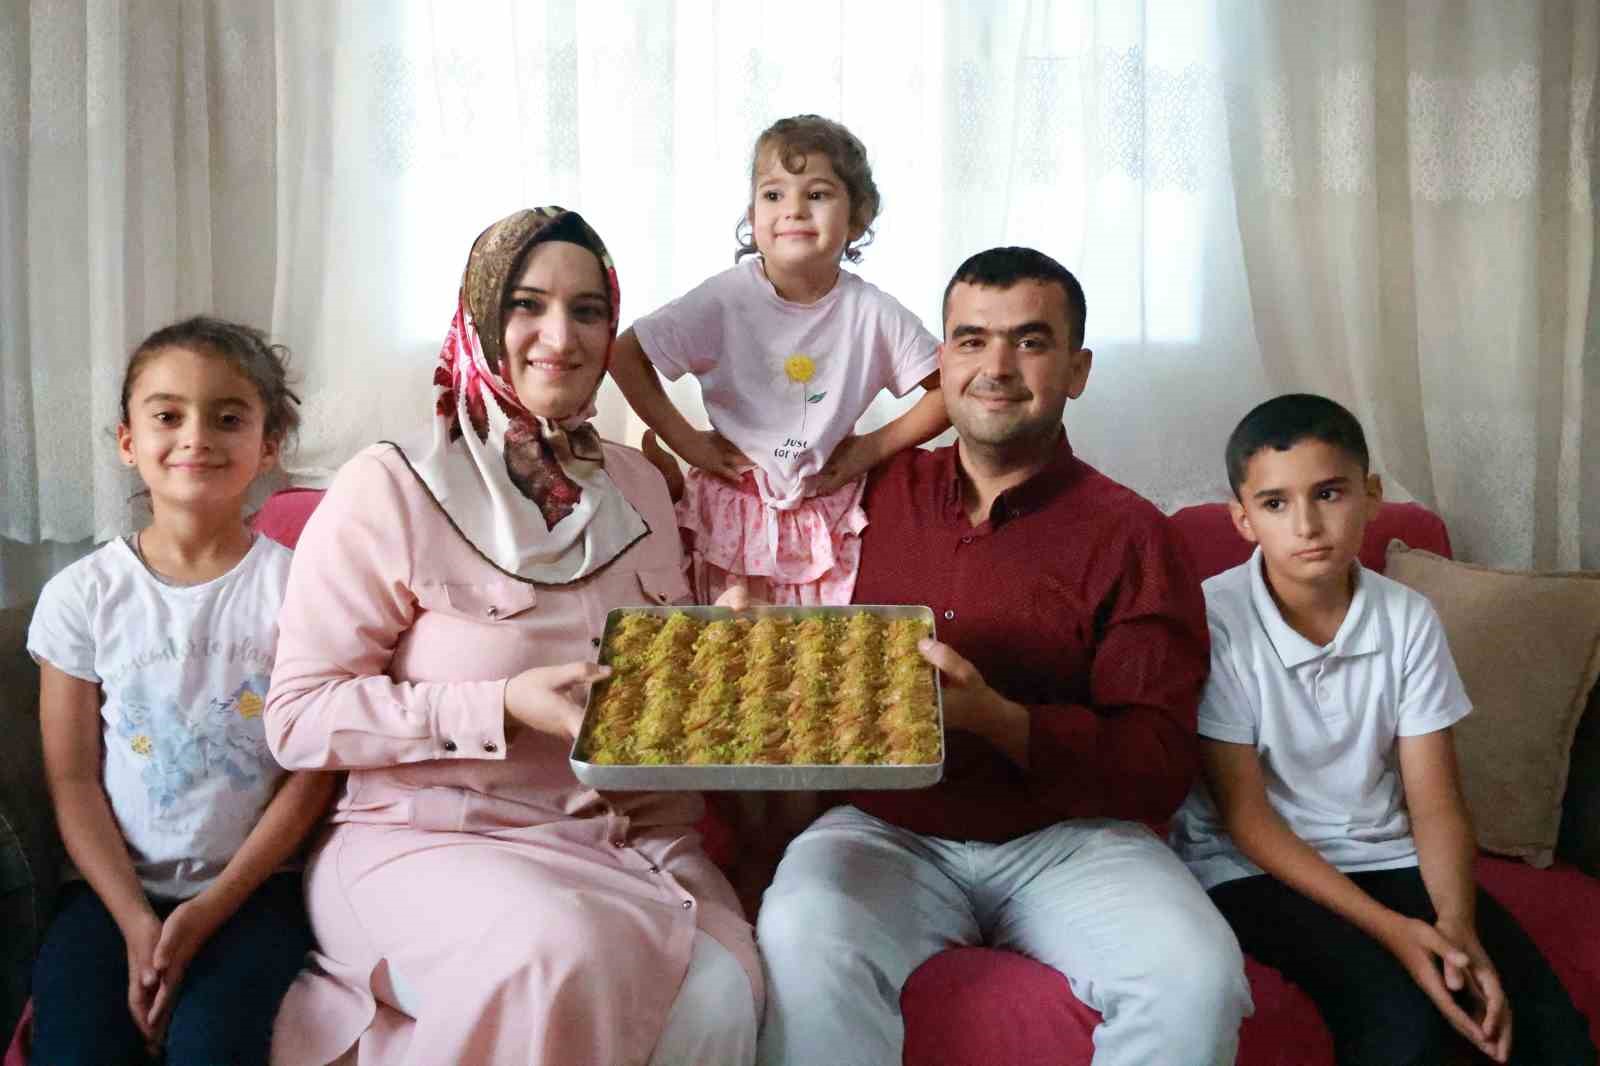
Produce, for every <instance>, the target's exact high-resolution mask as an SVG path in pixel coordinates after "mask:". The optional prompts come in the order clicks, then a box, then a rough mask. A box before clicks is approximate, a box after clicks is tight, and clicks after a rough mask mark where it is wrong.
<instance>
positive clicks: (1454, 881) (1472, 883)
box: [1398, 729, 1511, 1060]
mask: <svg viewBox="0 0 1600 1066" xmlns="http://www.w3.org/2000/svg"><path fill="white" fill-rule="evenodd" d="M1398 748H1399V756H1400V780H1401V782H1402V784H1403V785H1404V786H1405V790H1406V809H1407V811H1408V812H1409V813H1410V815H1411V835H1412V837H1413V838H1415V840H1416V842H1417V865H1418V867H1419V868H1420V870H1421V873H1422V881H1423V883H1424V884H1425V885H1426V886H1427V888H1428V898H1429V899H1431V900H1432V901H1433V909H1434V911H1435V912H1437V914H1438V921H1437V922H1435V923H1434V924H1435V926H1436V927H1437V928H1438V930H1439V931H1440V932H1441V933H1443V934H1444V936H1445V937H1446V938H1447V939H1448V940H1450V941H1451V942H1452V943H1454V944H1456V945H1457V946H1458V947H1460V948H1461V949H1462V950H1463V951H1465V952H1466V953H1467V955H1468V957H1469V958H1470V959H1471V960H1472V961H1471V963H1470V964H1469V965H1468V967H1466V969H1465V970H1464V971H1460V970H1456V971H1452V969H1451V967H1449V966H1448V964H1447V965H1446V973H1445V978H1446V983H1447V984H1449V986H1450V987H1451V988H1453V989H1455V988H1461V987H1463V984H1464V982H1465V981H1471V982H1472V988H1471V990H1470V991H1471V992H1472V994H1473V995H1474V996H1475V997H1476V998H1478V999H1479V1000H1480V1001H1481V1002H1482V1004H1483V1020H1482V1026H1483V1030H1484V1033H1485V1035H1486V1036H1488V1037H1489V1038H1490V1039H1491V1040H1493V1041H1494V1043H1495V1044H1496V1045H1500V1046H1501V1051H1502V1053H1501V1055H1499V1056H1494V1057H1495V1058H1497V1060H1503V1058H1504V1055H1505V1053H1507V1052H1509V1051H1510V1041H1511V1031H1510V1024H1509V1022H1510V1013H1511V1011H1510V1006H1509V1005H1508V1004H1507V1002H1506V999H1505V994H1504V991H1503V990H1502V988H1501V985H1500V976H1499V974H1498V973H1497V972H1496V970H1495V967H1494V963H1493V962H1492V961H1491V960H1490V958H1489V955H1488V952H1486V951H1485V950H1484V949H1483V945H1482V944H1481V943H1480V942H1479V940H1478V925H1477V894H1478V889H1477V882H1476V880H1475V879H1474V878H1473V875H1472V860H1473V858H1474V857H1475V856H1476V855H1477V846H1476V844H1475V843H1474V842H1473V838H1472V820H1471V818H1470V816H1469V815H1468V813H1467V804H1466V800H1465V799H1464V798H1463V797H1462V795H1461V773H1460V768H1459V767H1458V765H1457V763H1456V748H1455V739H1454V736H1453V734H1452V732H1451V730H1449V729H1440V730H1437V731H1435V732H1432V733H1425V734H1423V735H1421V736H1414V737H1401V738H1400V739H1399V742H1398Z"/></svg>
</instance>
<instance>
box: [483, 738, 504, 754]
mask: <svg viewBox="0 0 1600 1066" xmlns="http://www.w3.org/2000/svg"><path fill="white" fill-rule="evenodd" d="M483 750H484V751H486V752H488V753H489V754H490V755H493V754H494V753H495V752H497V751H499V750H500V745H498V744H496V743H495V742H494V741H492V740H486V741H484V742H483Z"/></svg>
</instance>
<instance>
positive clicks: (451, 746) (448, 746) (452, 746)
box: [443, 740, 456, 751]
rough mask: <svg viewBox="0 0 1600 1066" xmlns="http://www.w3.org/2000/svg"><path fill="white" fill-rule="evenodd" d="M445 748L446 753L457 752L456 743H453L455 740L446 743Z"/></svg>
mask: <svg viewBox="0 0 1600 1066" xmlns="http://www.w3.org/2000/svg"><path fill="white" fill-rule="evenodd" d="M443 746H444V750H445V751H455V750H456V742H455V741H453V740H447V741H445V742H444V745H443Z"/></svg>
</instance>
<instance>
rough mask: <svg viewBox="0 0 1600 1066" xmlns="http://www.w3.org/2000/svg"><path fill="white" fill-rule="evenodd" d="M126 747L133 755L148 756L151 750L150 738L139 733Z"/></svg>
mask: <svg viewBox="0 0 1600 1066" xmlns="http://www.w3.org/2000/svg"><path fill="white" fill-rule="evenodd" d="M128 747H130V748H132V749H133V751H134V754H135V755H149V754H150V748H151V744H150V738H149V737H148V736H146V735H145V734H143V733H140V734H139V735H138V736H136V737H134V738H133V739H132V740H130V741H129V742H128Z"/></svg>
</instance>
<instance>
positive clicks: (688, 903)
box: [683, 899, 694, 910]
mask: <svg viewBox="0 0 1600 1066" xmlns="http://www.w3.org/2000/svg"><path fill="white" fill-rule="evenodd" d="M693 906H694V900H692V899H686V900H684V901H683V909H684V910H688V909H689V908H690V907H693Z"/></svg>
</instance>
